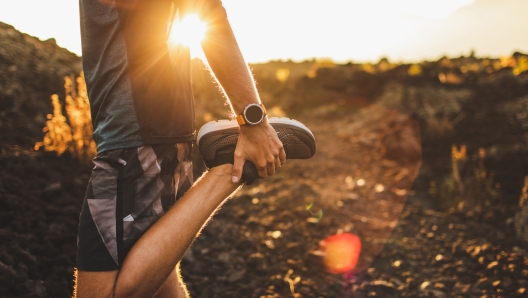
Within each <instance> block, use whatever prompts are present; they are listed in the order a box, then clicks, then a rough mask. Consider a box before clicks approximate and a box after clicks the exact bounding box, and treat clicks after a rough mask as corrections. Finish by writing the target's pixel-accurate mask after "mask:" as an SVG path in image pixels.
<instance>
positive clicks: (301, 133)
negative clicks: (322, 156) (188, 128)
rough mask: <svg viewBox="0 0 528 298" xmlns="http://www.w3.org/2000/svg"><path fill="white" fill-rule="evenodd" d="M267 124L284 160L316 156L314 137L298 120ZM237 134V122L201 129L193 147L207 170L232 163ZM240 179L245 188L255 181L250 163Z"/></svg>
mask: <svg viewBox="0 0 528 298" xmlns="http://www.w3.org/2000/svg"><path fill="white" fill-rule="evenodd" d="M269 123H270V125H271V126H272V127H273V128H274V129H275V131H276V132H277V135H278V137H279V140H280V141H281V142H282V145H283V146H284V151H285V152H286V159H307V158H310V157H312V156H313V155H314V154H315V137H314V135H313V133H312V132H311V131H310V130H309V129H308V128H307V127H306V126H305V125H304V124H302V123H301V122H299V121H297V120H293V119H288V118H276V117H272V118H270V119H269ZM238 134H239V126H238V123H237V122H236V120H219V121H212V122H209V123H206V124H205V125H204V126H202V128H200V131H199V132H198V138H197V140H196V143H197V145H198V149H199V150H200V153H201V154H202V157H203V160H204V163H205V166H206V167H207V168H212V167H215V166H219V165H221V164H226V163H231V164H232V163H233V162H234V152H235V147H236V144H237V141H238ZM242 178H243V179H244V180H245V182H246V184H248V185H249V184H251V183H253V182H254V181H255V179H256V178H258V172H257V169H256V167H255V165H253V163H251V162H249V161H246V163H245V164H244V170H243V174H242Z"/></svg>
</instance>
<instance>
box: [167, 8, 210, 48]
mask: <svg viewBox="0 0 528 298" xmlns="http://www.w3.org/2000/svg"><path fill="white" fill-rule="evenodd" d="M206 30H207V25H206V23H205V22H204V21H202V20H201V19H200V17H199V16H198V15H197V14H187V15H185V16H184V17H183V18H182V19H180V20H178V19H176V20H175V21H174V23H173V24H172V29H171V31H170V35H169V44H171V45H173V46H178V45H181V46H185V47H190V48H193V47H198V46H199V45H200V43H201V42H202V40H203V39H204V37H205V31H206Z"/></svg>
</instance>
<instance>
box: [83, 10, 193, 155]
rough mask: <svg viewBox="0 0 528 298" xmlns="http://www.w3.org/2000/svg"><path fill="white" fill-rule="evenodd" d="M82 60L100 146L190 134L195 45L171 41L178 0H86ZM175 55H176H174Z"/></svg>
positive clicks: (121, 145) (114, 146)
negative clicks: (174, 47)
mask: <svg viewBox="0 0 528 298" xmlns="http://www.w3.org/2000/svg"><path fill="white" fill-rule="evenodd" d="M79 2H80V16H81V36H82V53H83V68H84V75H85V77H86V84H87V89H88V96H89V99H90V105H91V114H92V122H93V128H94V139H95V142H96V143H97V150H98V152H99V153H101V152H103V151H107V150H112V149H120V148H129V147H137V146H143V145H152V144H163V143H182V142H189V141H191V140H192V139H193V137H194V108H193V97H192V87H191V67H190V55H189V52H188V50H183V49H180V52H179V53H178V54H175V53H171V52H170V50H169V46H168V45H167V36H168V29H169V24H170V22H171V19H172V17H173V15H174V14H173V12H174V11H175V9H179V8H181V7H180V6H183V3H184V2H183V1H176V0H174V1H173V0H156V1H149V0H127V1H123V0H121V1H117V0H80V1H79ZM171 57H172V58H171Z"/></svg>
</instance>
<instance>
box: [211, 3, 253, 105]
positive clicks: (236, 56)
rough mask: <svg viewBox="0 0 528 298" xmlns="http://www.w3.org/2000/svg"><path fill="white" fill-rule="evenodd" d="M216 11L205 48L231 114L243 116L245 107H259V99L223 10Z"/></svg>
mask: <svg viewBox="0 0 528 298" xmlns="http://www.w3.org/2000/svg"><path fill="white" fill-rule="evenodd" d="M215 11H216V12H215V13H214V14H213V16H212V17H210V20H208V21H207V22H208V30H207V34H206V37H205V39H204V41H203V42H202V48H203V51H204V53H205V56H206V58H207V61H208V62H209V66H210V67H211V70H212V71H213V73H214V75H215V77H216V79H217V80H218V82H219V83H220V85H221V86H222V88H223V89H224V92H225V93H226V95H227V97H228V99H229V102H230V104H231V107H232V110H233V111H234V112H235V114H240V113H241V112H242V110H243V109H244V107H245V106H247V105H248V104H251V103H260V99H259V96H258V93H257V89H256V87H255V82H254V81H253V76H252V74H251V72H250V70H249V68H248V66H247V64H246V62H245V61H244V57H243V56H242V53H241V52H240V48H239V46H238V43H237V41H236V39H235V35H234V34H233V30H232V29H231V25H230V24H229V21H228V19H227V16H226V15H225V12H224V11H223V8H222V9H218V8H217V9H215Z"/></svg>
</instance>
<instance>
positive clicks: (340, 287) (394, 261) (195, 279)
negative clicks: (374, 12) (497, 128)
mask: <svg viewBox="0 0 528 298" xmlns="http://www.w3.org/2000/svg"><path fill="white" fill-rule="evenodd" d="M0 34H1V36H2V38H0V45H1V46H0V104H1V105H2V112H1V116H2V117H1V119H0V120H1V121H0V128H1V129H2V131H1V134H0V142H1V143H0V149H1V152H0V297H59V298H60V297H70V296H71V295H72V288H73V269H74V266H75V253H76V235H77V223H78V215H79V212H80V207H81V203H82V199H83V197H84V190H85V187H86V184H87V180H88V178H89V175H90V170H91V165H89V164H82V163H79V162H78V161H76V160H75V159H73V158H72V157H71V156H69V155H68V153H65V154H64V155H62V156H60V157H58V156H56V154H55V153H53V152H44V151H42V149H41V150H40V151H35V150H34V149H33V144H34V143H35V142H37V141H40V140H41V138H42V134H43V133H42V131H41V128H42V127H43V125H44V124H43V121H44V120H43V119H45V118H43V117H44V116H43V115H45V114H46V113H49V112H50V111H51V104H50V103H49V96H50V95H51V94H52V93H60V92H61V88H62V77H63V76H64V75H69V74H72V73H78V68H79V66H80V64H79V63H80V59H79V57H76V56H75V55H73V54H71V53H68V52H67V51H64V50H62V49H60V48H58V47H57V46H56V45H54V44H53V42H52V41H48V42H40V41H38V40H37V39H34V38H32V37H29V36H27V35H23V34H20V33H18V32H17V31H16V30H14V29H13V28H12V27H10V26H8V25H5V24H0ZM33 48H34V50H30V49H33ZM17 53H18V54H17ZM53 57H58V58H56V59H55V60H53V59H52V58H53ZM466 60H467V59H466ZM466 60H464V61H463V62H464V63H468V61H466ZM48 61H53V63H51V64H45V63H48ZM457 61H458V60H457ZM461 61H462V60H460V61H459V62H460V63H462V62H461ZM471 61H472V60H471ZM471 61H469V62H471ZM39 63H40V64H39ZM43 63H44V64H43ZM442 63H444V62H442V61H439V62H437V63H436V64H434V63H429V64H427V63H424V64H423V65H424V66H423V67H424V71H423V72H424V75H422V76H418V77H408V76H407V74H406V71H407V70H406V68H402V67H403V66H401V67H396V68H394V69H393V70H391V71H389V72H385V73H382V74H379V75H374V74H371V73H368V72H365V71H362V70H361V71H359V72H357V70H354V71H351V69H356V68H358V66H357V65H356V66H354V65H352V66H350V65H348V66H339V67H335V68H331V69H330V68H321V69H319V70H318V71H317V77H316V78H308V77H303V76H302V75H300V76H299V77H298V78H296V79H297V80H296V81H286V82H284V83H280V84H279V83H278V82H275V81H273V80H272V79H269V78H270V75H269V74H270V73H272V74H273V73H274V71H275V68H277V67H279V68H280V67H284V65H289V67H294V65H293V64H292V65H290V64H291V63H290V64H288V63H277V62H274V63H270V64H269V65H268V66H263V65H256V66H255V68H254V72H255V75H256V77H257V80H258V81H259V82H261V83H260V89H261V93H262V96H263V98H267V99H269V100H270V101H269V102H270V103H273V104H277V106H278V103H281V101H282V103H283V104H282V105H280V106H279V107H278V108H277V109H274V108H272V105H271V104H270V106H268V110H270V112H271V113H273V114H275V115H281V114H283V113H286V114H287V115H294V116H295V118H296V119H298V120H300V121H302V122H303V123H305V124H306V125H307V126H308V127H309V128H310V129H311V130H312V131H313V133H314V135H315V137H316V140H317V153H316V155H315V156H314V157H313V158H311V159H309V160H288V161H287V163H286V165H285V166H284V167H283V168H281V170H280V171H278V172H277V174H276V175H274V176H272V177H269V178H268V179H266V180H262V181H260V180H259V181H257V182H256V183H254V184H253V185H250V186H245V187H244V188H242V189H241V190H240V191H239V192H238V193H237V194H236V195H235V197H234V198H232V199H230V200H229V201H227V202H226V203H225V204H224V205H223V206H222V208H221V209H220V210H219V211H218V212H217V214H216V215H215V216H214V217H213V219H212V220H211V221H210V222H209V224H208V225H207V226H206V227H205V229H204V230H203V231H202V233H201V235H200V236H199V237H198V238H197V239H196V240H195V242H194V244H193V245H192V247H191V248H190V249H189V250H188V252H187V253H186V255H185V257H184V259H183V261H182V273H183V276H184V279H185V281H186V283H187V286H188V288H189V290H190V292H191V295H192V297H374V296H376V297H525V296H526V295H527V293H528V292H527V291H528V251H527V250H526V247H527V245H526V243H525V242H522V241H521V240H519V239H518V238H517V237H516V235H515V233H514V229H513V218H514V216H515V214H516V212H517V209H518V207H517V205H516V202H515V201H516V200H517V198H518V193H515V192H514V191H512V192H509V191H506V192H504V193H503V194H502V197H501V199H500V200H497V199H495V200H492V201H491V202H490V203H489V204H485V203H484V202H483V200H481V198H480V197H472V198H463V199H462V201H461V202H465V203H466V205H465V207H464V205H463V206H461V207H460V205H453V206H449V205H448V206H447V207H446V208H440V207H439V206H441V205H439V204H438V202H437V201H435V197H434V196H433V195H432V193H431V187H430V185H429V182H430V181H431V180H437V181H442V180H444V179H445V177H446V173H449V169H450V165H451V163H450V156H449V153H450V151H449V150H450V146H451V144H454V143H456V144H460V142H459V141H460V140H468V141H467V142H468V146H469V148H470V149H469V150H471V148H478V147H479V146H483V147H485V148H486V149H485V150H486V152H488V153H490V154H491V153H494V152H495V154H496V155H495V157H493V155H490V156H491V157H492V158H495V159H493V160H495V161H494V162H490V163H489V164H491V165H493V164H495V165H496V164H501V163H504V162H507V164H503V165H502V166H503V168H508V167H510V168H511V169H513V170H511V173H509V174H510V175H511V177H515V179H514V182H512V183H511V184H510V186H509V188H508V189H509V190H518V192H520V189H521V186H522V185H519V183H518V182H515V181H517V180H519V181H522V177H523V176H524V175H525V174H528V173H526V172H523V171H524V169H525V168H526V165H527V163H526V162H525V159H523V158H515V157H516V156H522V154H523V152H525V149H523V148H524V147H522V143H521V141H522V139H523V138H524V136H525V133H526V128H524V126H523V125H524V122H522V121H525V120H526V119H525V118H526V117H525V118H522V117H524V116H523V115H524V114H522V113H517V114H515V115H517V116H512V117H513V118H512V119H516V120H515V121H516V122H515V121H514V123H509V122H508V123H509V124H507V123H505V124H504V125H506V124H507V125H509V126H507V127H506V126H504V127H506V128H509V129H510V130H509V131H510V132H511V135H508V134H503V135H501V134H500V133H494V135H493V138H491V139H490V140H487V139H486V138H483V137H482V136H481V135H479V134H478V131H479V130H478V126H476V124H478V125H481V124H482V125H485V123H488V122H490V120H489V119H487V118H486V117H487V116H489V115H490V114H489V113H488V112H490V113H491V112H492V111H495V110H494V108H495V107H496V108H497V109H496V110H497V111H503V112H500V113H499V112H497V113H496V114H493V115H495V116H496V117H498V118H497V119H509V118H508V117H509V116H508V115H512V114H511V112H510V114H507V113H506V112H504V111H509V110H508V109H510V110H511V109H513V110H515V109H516V108H515V107H516V105H520V106H522V104H524V103H525V99H524V98H525V95H526V94H527V93H526V89H527V88H528V87H527V86H528V84H527V83H526V76H524V77H522V76H519V77H513V76H511V75H509V74H501V73H500V72H499V73H495V74H490V75H481V76H476V75H474V74H473V75H472V74H470V73H469V74H464V75H462V74H458V75H459V76H463V77H464V78H463V79H464V80H466V82H465V83H464V84H462V85H449V84H448V85H447V86H444V87H442V88H440V87H439V86H440V82H438V71H437V70H436V69H437V68H438V67H437V66H435V65H440V64H442ZM381 64H382V63H381V62H380V65H381ZM433 64H434V65H433ZM6 65H7V66H6ZM13 65H15V66H16V67H13ZM35 65H40V66H39V67H36V68H35V67H34V66H35ZM277 65H278V66H277ZM299 65H300V66H299V67H304V68H307V67H312V65H313V63H312V64H306V63H303V64H299ZM4 66H5V67H4ZM266 67H271V70H269V69H266ZM378 67H380V66H379V65H378ZM406 67H407V66H406ZM427 67H429V68H427ZM435 67H437V68H435ZM510 70H511V69H510ZM402 71H403V72H402ZM434 71H436V73H434ZM44 72H46V73H44ZM264 73H267V74H266V75H264ZM291 73H292V75H295V74H296V72H295V71H293V70H292V72H291ZM299 73H306V69H303V70H302V71H299ZM431 73H433V74H432V75H431ZM493 75H494V76H495V77H492V76H493ZM267 78H268V79H267ZM293 79H294V78H292V80H293ZM208 80H209V82H210V78H209V77H207V75H204V76H202V82H206V81H208ZM523 80H524V81H523ZM196 81H198V80H195V82H196ZM34 82H38V83H35V84H33V83H34ZM198 82H199V81H198ZM391 82H393V83H394V82H396V85H391ZM403 83H405V84H407V85H405V84H404V86H405V88H403V89H404V90H402V89H398V88H399V87H398V86H399V85H398V84H403ZM210 85H211V86H209V87H207V88H202V89H200V88H199V90H197V92H196V99H197V103H196V105H197V115H199V117H198V119H197V124H198V125H200V124H201V123H203V122H204V121H208V120H211V119H214V118H217V117H220V116H225V115H226V113H225V110H226V109H225V107H223V106H222V100H221V99H220V100H217V101H216V103H217V104H216V106H212V105H211V104H209V102H210V101H207V99H208V98H207V97H208V95H209V94H210V91H211V90H214V89H216V88H215V87H214V86H213V85H212V84H210ZM9 86H12V87H9ZM394 86H396V87H394ZM8 87H9V88H8ZM198 87H199V86H198ZM481 87H482V88H484V89H482V90H487V91H486V92H485V93H482V92H484V91H479V92H481V93H475V91H474V90H476V89H478V88H481ZM506 87H507V88H506ZM465 89H468V90H470V91H469V92H466V91H464V90H465ZM446 90H447V91H446ZM471 90H473V91H471ZM211 92H212V91H211ZM401 94H407V95H408V94H411V95H412V96H410V95H409V96H407V95H406V96H400V95H401ZM413 94H414V95H413ZM431 94H433V95H431ZM435 94H441V96H443V97H442V98H444V99H446V100H445V101H443V102H442V103H441V104H438V105H435V103H437V101H434V100H433V99H435V98H436V97H434V96H437V95H435ZM490 94H491V95H490ZM429 95H431V97H428V96H429ZM413 96H414V97H413ZM497 96H501V97H503V98H506V99H507V100H506V101H507V102H511V103H512V105H510V106H506V107H504V106H501V105H499V104H495V103H492V104H490V105H489V106H486V107H485V108H484V107H483V108H482V109H480V110H479V109H476V108H475V107H476V105H475V102H473V103H472V104H470V103H468V101H469V102H471V100H474V99H475V98H477V97H479V98H485V99H486V101H487V102H492V98H493V97H497ZM301 97H302V98H306V109H298V110H294V109H293V108H292V107H294V106H296V105H297V104H299V102H298V101H299V100H301V99H300V98H301ZM423 98H425V99H431V98H432V99H431V100H430V102H427V100H425V104H424V100H423ZM288 99H289V100H288ZM374 99H376V100H377V101H378V102H379V103H380V104H374V102H376V100H374ZM17 100H19V101H17ZM415 101H416V102H418V101H420V102H421V103H420V105H419V107H421V108H419V107H416V105H415V106H413V104H414V102H415ZM21 102H23V103H24V105H19V104H18V103H21ZM394 102H396V103H397V106H398V107H400V105H402V106H404V107H405V108H406V109H408V111H402V110H401V109H398V108H395V107H394V106H391V104H390V103H394ZM484 104H485V102H484V101H483V103H482V105H484ZM424 105H430V107H431V108H432V109H433V110H434V111H435V112H433V114H434V115H435V117H437V118H434V117H432V116H431V115H430V114H427V113H429V112H425V114H424V113H423V111H422V110H423V106H424ZM26 106H27V107H28V108H24V107H26ZM452 106H454V107H455V108H451V107H452ZM281 107H282V110H281ZM456 107H458V108H456ZM457 109H458V110H457ZM470 109H473V110H475V111H473V112H472V113H470ZM518 110H519V109H517V111H518ZM461 112H464V113H466V115H468V116H466V117H465V118H464V119H465V120H463V121H466V122H464V123H465V126H464V127H460V128H459V127H458V126H457V129H456V130H454V132H451V135H450V134H447V135H444V136H441V135H440V134H432V132H431V123H432V122H431V119H437V120H438V119H440V120H441V117H442V115H449V117H452V116H453V115H455V116H456V115H459V114H460V113H461ZM450 113H451V114H450ZM479 113H481V114H479ZM486 113H488V114H486ZM501 113H503V114H501ZM40 114H43V115H40ZM521 114H522V115H521ZM39 115H40V116H39ZM519 115H520V116H519ZM41 118H43V119H41ZM510 118H511V117H510ZM428 119H429V122H428ZM468 119H469V120H468ZM451 120H453V118H450V121H451ZM479 121H480V122H479ZM487 125H489V124H487ZM501 125H502V124H501ZM501 127H503V126H501ZM506 128H504V129H506ZM460 131H461V132H460ZM459 132H460V133H459ZM504 135H507V136H504ZM465 137H467V138H465ZM483 140H485V141H486V140H487V142H488V143H486V142H483ZM515 144H517V145H515ZM518 144H521V145H518ZM471 146H473V147H471ZM494 146H495V147H494ZM519 146H521V147H519ZM446 148H447V151H446ZM493 148H495V149H494V150H495V151H493V150H492V149H493ZM515 148H517V149H515ZM519 148H520V149H519ZM523 150H524V151H523ZM501 152H502V153H501ZM196 153H197V152H195V154H194V161H195V176H196V177H198V176H199V175H200V174H201V172H202V171H203V163H202V162H201V160H200V156H199V154H196ZM512 156H513V157H512ZM503 172H507V171H506V170H503ZM501 177H502V178H501V179H504V181H506V180H507V178H504V177H508V176H507V175H506V176H505V175H503V176H501ZM512 179H513V178H512ZM457 202H459V201H457ZM511 202H514V203H511ZM459 203H460V202H459ZM459 207H460V208H459ZM339 233H354V234H357V235H358V236H359V237H360V239H361V242H362V246H363V249H362V252H361V255H360V260H359V263H358V266H357V268H356V269H355V270H354V271H352V272H349V273H346V274H331V273H328V272H327V271H326V269H325V267H324V263H323V259H322V256H321V252H320V249H319V243H320V241H322V240H324V239H325V238H327V237H329V236H332V235H335V234H339Z"/></svg>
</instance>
